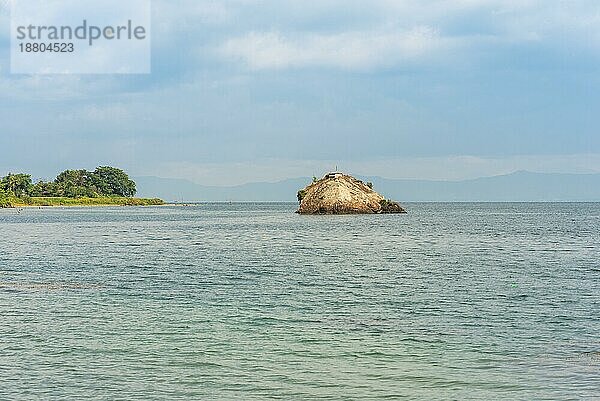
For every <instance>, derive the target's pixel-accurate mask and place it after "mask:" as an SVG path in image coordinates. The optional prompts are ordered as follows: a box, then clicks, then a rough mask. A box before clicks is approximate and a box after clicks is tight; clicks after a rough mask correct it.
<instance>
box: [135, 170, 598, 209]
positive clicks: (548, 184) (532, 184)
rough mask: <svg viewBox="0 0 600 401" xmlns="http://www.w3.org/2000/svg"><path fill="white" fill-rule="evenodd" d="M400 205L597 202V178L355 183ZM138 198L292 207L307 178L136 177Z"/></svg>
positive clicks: (519, 175)
mask: <svg viewBox="0 0 600 401" xmlns="http://www.w3.org/2000/svg"><path fill="white" fill-rule="evenodd" d="M358 178H360V179H362V180H364V181H365V182H367V181H370V182H372V183H373V187H374V189H375V190H376V191H377V192H379V193H381V194H382V195H384V196H386V197H387V198H390V199H395V200H398V201H400V202H418V201H431V202H446V201H447V202H469V201H473V202H477V201H480V202H488V201H489V202H493V201H504V202H506V201H524V202H525V201H565V202H566V201H600V174H554V173H532V172H528V171H518V172H515V173H512V174H507V175H500V176H494V177H484V178H477V179H472V180H464V181H427V180H406V179H401V180H394V179H387V178H381V177H358ZM134 179H135V181H136V182H137V187H138V196H141V197H159V198H162V199H164V200H167V201H177V202H194V201H249V202H253V201H255V202H259V201H264V202H269V201H271V202H275V201H295V200H296V193H297V191H298V190H299V189H301V188H304V187H305V186H306V185H307V184H308V183H310V182H311V178H309V177H303V178H293V179H288V180H284V181H279V182H274V183H268V182H257V183H251V184H244V185H238V186H232V187H217V186H204V185H199V184H195V183H193V182H191V181H187V180H182V179H171V178H158V177H136V178H134Z"/></svg>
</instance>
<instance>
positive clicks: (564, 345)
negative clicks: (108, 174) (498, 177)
mask: <svg viewBox="0 0 600 401" xmlns="http://www.w3.org/2000/svg"><path fill="white" fill-rule="evenodd" d="M406 207H407V209H408V211H409V214H407V215H386V216H298V215H296V214H294V213H293V212H294V210H295V208H296V205H294V204H203V205H197V206H190V207H154V208H93V209H85V208H81V209H79V208H78V209H43V210H38V209H26V210H23V211H22V212H20V213H18V212H17V210H0V398H2V399H10V400H32V399H87V400H96V399H103V400H106V399H111V400H112V399H128V400H129V399H138V400H164V399H170V400H174V399H266V398H282V399H332V400H333V399H339V400H348V399H384V398H388V399H401V398H407V399H424V400H433V399H457V400H462V399H490V400H491V399H523V400H533V399H537V400H541V399H590V400H593V399H596V400H598V399H600V204H598V203H587V204H566V203H565V204H551V203H548V204H528V203H523V204H517V203H514V204H511V203H508V204H489V203H488V204H477V203H475V204H416V203H415V204H407V205H406Z"/></svg>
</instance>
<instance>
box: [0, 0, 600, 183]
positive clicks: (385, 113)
mask: <svg viewBox="0 0 600 401" xmlns="http://www.w3.org/2000/svg"><path fill="white" fill-rule="evenodd" d="M9 4H10V1H8V0H0V174H3V173H7V172H9V171H12V172H19V171H27V172H30V173H32V174H33V176H34V178H51V177H53V176H55V175H56V174H57V173H58V172H59V171H62V170H64V169H68V168H87V169H93V168H94V167H96V166H97V165H114V166H119V167H122V168H124V169H126V170H127V171H128V172H129V173H130V174H131V175H133V176H147V175H149V176H159V177H166V178H185V179H189V180H192V181H194V182H197V183H200V184H206V185H236V184H241V183H246V182H256V181H277V180H281V179H286V178H292V177H301V176H313V175H318V176H319V175H322V174H323V173H325V172H326V171H328V170H333V169H335V168H336V166H337V167H338V169H340V170H343V171H346V172H349V173H352V174H356V175H362V176H382V177H386V178H418V179H450V180H460V179H466V178H474V177H480V176H490V175H498V174H506V173H510V172H513V171H516V170H530V171H540V172H570V173H599V172H600V132H599V129H598V128H599V127H600V74H599V71H600V70H599V67H600V5H599V4H598V2H597V1H586V0H579V1H578V0H571V1H566V0H565V1H555V0H502V1H501V0H455V1H450V0H447V1H443V0H419V1H403V0H369V1H366V0H365V1H358V0H320V1H307V0H285V1H282V0H272V1H269V0H229V1H199V0H179V1H166V0H153V2H152V32H151V35H152V73H151V74H145V75H144V74H141V75H11V74H10V60H9V50H10V40H9V26H10V17H9V11H8V9H9Z"/></svg>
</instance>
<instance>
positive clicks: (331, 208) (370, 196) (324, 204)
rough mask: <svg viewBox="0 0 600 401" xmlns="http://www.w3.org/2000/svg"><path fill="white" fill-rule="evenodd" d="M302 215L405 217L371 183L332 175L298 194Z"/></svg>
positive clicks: (299, 211) (342, 175)
mask: <svg viewBox="0 0 600 401" xmlns="http://www.w3.org/2000/svg"><path fill="white" fill-rule="evenodd" d="M298 201H299V202H300V208H299V209H298V211H297V213H299V214H382V213H406V210H404V208H402V206H400V204H399V203H398V202H394V201H391V200H388V199H386V198H385V197H383V196H382V195H380V194H378V193H377V192H375V191H374V190H373V185H372V184H371V183H364V182H363V181H361V180H359V179H357V178H354V177H352V176H350V175H347V174H344V173H340V172H333V173H329V174H326V175H325V176H324V177H323V178H321V179H320V180H317V179H316V178H314V179H313V183H312V184H310V185H309V186H307V187H306V188H304V189H301V190H300V191H298Z"/></svg>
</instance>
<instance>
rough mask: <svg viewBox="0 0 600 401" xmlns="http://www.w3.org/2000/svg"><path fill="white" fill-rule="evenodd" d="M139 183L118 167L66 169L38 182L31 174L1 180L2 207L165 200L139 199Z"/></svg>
mask: <svg viewBox="0 0 600 401" xmlns="http://www.w3.org/2000/svg"><path fill="white" fill-rule="evenodd" d="M135 193H136V184H135V182H134V181H133V180H131V179H130V178H129V176H128V175H127V173H125V172H124V171H123V170H121V169H118V168H116V167H110V166H101V167H97V168H96V169H95V170H94V171H87V170H66V171H63V172H62V173H60V174H59V175H58V176H57V177H56V179H54V181H49V182H45V181H42V180H40V181H38V182H36V183H35V184H34V183H33V182H32V180H31V175H30V174H23V173H20V174H12V173H9V174H8V175H7V176H5V177H2V178H0V208H12V207H27V206H40V207H41V206H156V205H164V204H165V202H164V201H163V200H162V199H157V198H152V199H147V198H135Z"/></svg>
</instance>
